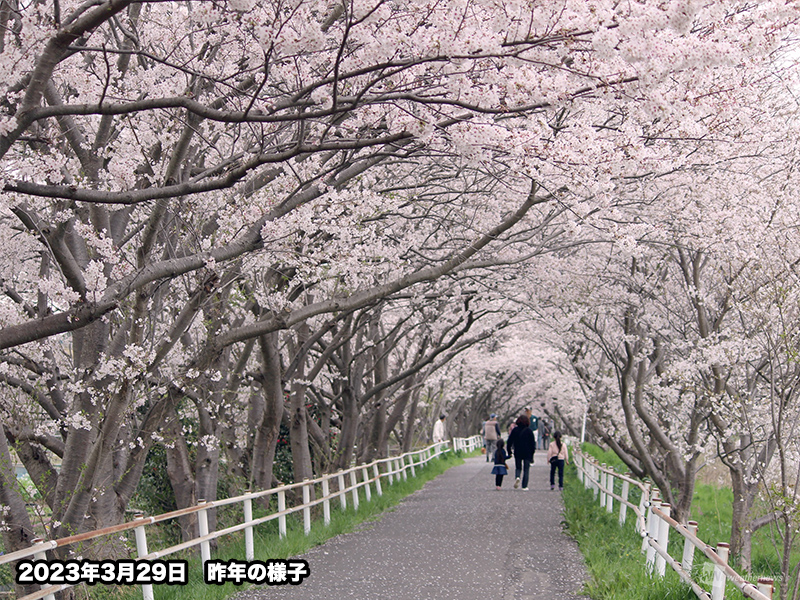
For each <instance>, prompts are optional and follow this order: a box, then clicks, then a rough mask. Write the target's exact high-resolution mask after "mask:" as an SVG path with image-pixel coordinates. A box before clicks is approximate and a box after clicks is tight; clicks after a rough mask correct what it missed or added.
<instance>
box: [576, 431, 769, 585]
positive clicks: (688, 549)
mask: <svg viewBox="0 0 800 600" xmlns="http://www.w3.org/2000/svg"><path fill="white" fill-rule="evenodd" d="M573 447H575V448H577V444H574V445H573ZM574 456H575V465H576V466H577V468H578V478H579V479H580V480H581V481H582V482H583V484H584V486H585V487H586V488H587V489H589V488H591V489H593V490H594V496H595V498H597V497H598V496H599V498H600V506H601V507H604V508H605V509H606V510H607V511H608V512H609V513H613V512H614V500H617V501H618V502H619V503H620V510H619V524H620V525H624V524H625V520H626V514H627V511H628V509H631V510H632V511H633V512H634V513H635V515H636V531H637V532H638V533H639V534H640V535H641V536H642V552H644V553H645V554H646V565H647V569H648V571H650V572H655V574H656V575H657V576H658V577H664V575H665V572H666V566H667V565H669V566H670V567H672V569H673V570H674V571H675V572H676V573H677V574H678V575H679V577H680V578H681V579H682V580H683V581H684V582H685V583H686V584H687V585H689V586H690V587H691V588H692V591H694V593H695V595H696V596H697V597H698V598H700V599H702V600H723V598H724V596H725V583H726V581H730V582H731V583H732V584H733V585H734V586H736V588H737V589H738V590H739V591H741V592H742V594H743V595H744V596H745V597H746V598H752V599H753V600H772V594H773V590H774V585H773V583H774V582H773V580H772V579H770V578H766V577H762V578H759V579H758V582H757V583H756V584H753V583H750V582H749V581H747V580H746V579H745V578H744V577H742V576H741V575H739V573H737V572H736V571H735V570H734V569H733V568H731V566H730V565H728V550H729V548H728V544H726V543H724V542H720V543H719V544H717V546H716V550H715V549H714V548H712V547H711V546H709V545H708V544H706V543H705V542H704V541H703V540H701V539H700V538H699V537H697V523H696V522H694V521H689V522H688V523H687V524H685V525H684V524H683V523H679V522H678V521H676V520H675V519H673V518H672V517H671V516H670V505H669V504H667V503H664V502H662V500H661V499H660V497H659V491H658V489H654V488H652V486H651V485H650V484H648V483H642V482H640V481H637V480H635V479H633V478H631V477H629V476H627V475H622V474H620V473H617V472H616V471H614V470H613V469H611V468H609V467H607V466H606V465H604V464H600V463H598V462H597V461H596V460H595V459H594V458H592V457H590V456H588V455H586V454H584V453H583V452H581V451H580V450H578V449H576V450H575V452H574ZM617 481H619V482H620V485H619V487H620V488H621V492H620V493H619V494H617V493H616V485H615V484H616V482H617ZM632 487H637V488H639V490H640V491H641V496H640V501H639V504H638V505H636V504H633V503H631V502H630V501H629V494H630V490H631V488H632ZM670 530H674V531H676V532H677V533H679V534H680V535H681V536H683V538H684V546H683V555H682V557H681V560H680V561H678V560H676V559H675V558H673V557H672V556H670V554H669V552H668V550H667V546H668V543H669V532H670ZM695 548H697V549H699V550H700V551H701V552H702V553H703V554H704V555H705V556H706V557H707V558H708V559H709V560H710V561H711V563H712V564H713V569H714V575H713V580H712V585H711V591H710V592H708V591H706V590H705V589H704V588H703V587H702V586H700V584H698V583H697V582H696V581H694V580H693V579H692V567H693V564H694V551H695Z"/></svg>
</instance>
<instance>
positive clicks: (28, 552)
mask: <svg viewBox="0 0 800 600" xmlns="http://www.w3.org/2000/svg"><path fill="white" fill-rule="evenodd" d="M451 442H452V448H451V447H450V445H451ZM451 442H448V441H445V442H440V443H437V444H433V445H431V446H428V447H426V448H423V449H421V450H415V451H413V452H406V453H404V454H401V455H398V456H391V457H388V458H381V459H377V460H374V461H372V462H371V463H368V464H363V465H357V466H353V467H350V468H349V469H344V470H341V471H337V472H336V473H326V474H325V475H322V476H320V477H317V478H316V479H307V480H304V481H301V482H297V483H290V484H286V485H281V486H278V487H275V488H270V489H268V490H262V491H258V492H248V493H246V494H243V495H240V496H235V497H233V498H225V499H222V500H213V501H208V502H205V501H201V502H199V503H198V504H197V505H195V506H190V507H188V508H183V509H179V510H175V511H172V512H169V513H164V514H161V515H155V516H151V517H145V516H141V515H138V516H136V517H135V518H134V520H133V521H129V522H127V523H121V524H119V525H114V526H111V527H104V528H102V529H96V530H93V531H87V532H84V533H81V534H78V535H72V536H69V537H65V538H59V539H56V540H47V541H41V540H37V543H36V544H35V545H34V546H31V547H30V548H23V549H22V550H17V551H16V552H10V553H8V554H4V555H1V556H0V565H2V564H6V563H10V562H15V561H18V560H21V559H25V558H30V557H36V558H37V559H38V558H41V557H43V556H46V555H45V552H46V551H48V550H54V549H56V548H61V547H64V546H69V545H71V544H75V543H78V542H84V541H87V540H92V539H97V538H100V537H104V536H107V535H112V534H118V533H120V532H123V531H129V530H131V529H133V530H136V533H137V540H138V539H141V540H142V541H143V545H142V546H141V547H142V548H145V549H146V547H147V544H146V538H145V537H144V536H145V527H146V526H149V525H154V524H156V523H161V522H163V521H168V520H171V519H175V518H178V517H181V516H185V515H188V514H192V513H199V516H205V514H206V511H208V510H209V509H211V508H219V507H222V506H228V505H231V504H236V503H243V504H244V505H245V506H247V505H250V506H252V501H253V500H254V499H257V498H262V497H265V496H270V495H272V494H276V495H277V496H278V499H279V502H278V510H277V511H276V512H274V513H271V514H269V515H266V516H263V517H259V518H257V519H253V518H252V512H251V511H247V510H246V509H245V510H244V512H245V515H248V514H249V515H250V516H249V518H248V517H247V516H246V517H245V521H244V522H243V523H240V524H237V525H233V526H231V527H227V528H225V529H221V530H218V531H213V532H208V533H206V532H205V531H203V532H201V535H199V536H198V537H196V538H194V539H192V540H189V541H187V542H183V543H180V544H175V545H173V546H170V547H168V548H163V549H161V550H157V551H152V552H148V551H146V550H144V551H143V552H142V554H141V555H140V556H138V557H137V558H136V559H135V560H139V561H142V560H154V559H158V558H162V557H164V556H169V555H171V554H175V553H176V552H180V551H181V550H186V549H188V548H192V547H194V546H198V545H201V547H202V548H203V552H202V553H201V554H202V557H203V561H204V562H205V561H206V560H207V559H208V555H207V550H206V549H207V548H208V543H209V542H210V541H211V540H214V539H217V538H220V537H223V536H225V535H229V534H231V533H235V532H237V531H241V530H245V532H246V533H248V532H250V533H251V532H252V528H253V527H254V526H256V525H259V524H262V523H266V522H268V521H272V520H274V519H278V520H279V522H280V527H279V535H280V536H281V537H283V536H285V535H286V526H285V518H286V516H287V515H290V514H292V513H296V512H300V511H303V512H304V530H305V533H306V535H308V533H310V527H311V524H310V509H311V507H313V506H317V505H318V504H323V505H324V507H325V513H324V514H325V515H326V516H325V518H324V519H323V522H324V524H325V525H327V524H329V522H330V519H329V514H330V513H329V510H330V505H329V503H330V501H331V500H333V499H335V498H337V497H338V498H340V499H341V504H342V508H343V509H344V508H346V506H347V503H346V495H347V493H348V492H352V494H353V506H354V507H355V508H356V510H357V509H358V496H357V494H358V489H359V488H362V487H365V486H366V488H365V491H367V493H365V497H366V499H367V501H369V500H370V498H371V490H370V488H369V486H370V484H373V483H374V484H375V491H376V493H377V494H378V495H379V496H380V495H382V494H383V488H382V486H381V481H380V480H381V478H386V479H387V480H388V482H389V484H391V483H393V482H394V481H399V480H400V478H403V479H407V478H408V471H411V475H412V477H414V476H416V472H417V471H416V469H417V468H418V467H421V466H424V465H426V464H427V463H428V462H429V461H431V460H432V459H434V458H436V457H438V456H441V455H442V454H444V453H446V452H450V451H452V450H464V451H467V452H471V451H473V450H475V449H477V448H479V447H480V445H481V444H482V443H483V438H482V437H481V436H479V435H474V436H471V437H468V438H453V439H452V440H451ZM382 465H386V467H385V469H386V470H385V471H383V472H381V466H382ZM370 471H372V473H373V476H372V477H369V472H370ZM359 473H361V474H363V479H362V480H361V481H359V480H358V479H357V476H358V474H359ZM346 475H349V476H350V480H351V484H350V485H349V486H344V485H342V483H343V482H344V481H345V476H346ZM334 478H336V480H337V481H338V482H339V488H338V489H337V491H336V492H333V493H331V492H330V491H329V482H330V480H331V479H334ZM316 484H322V486H323V490H325V491H324V492H323V494H324V495H323V496H321V497H318V498H316V499H315V500H310V499H309V498H310V493H309V491H310V486H313V485H316ZM297 488H301V489H302V490H304V494H303V496H304V502H303V503H302V504H299V505H297V506H293V507H292V508H288V509H287V508H285V494H286V492H287V491H290V490H294V489H297ZM201 520H202V519H201ZM140 536H141V537H140ZM250 538H251V535H250V534H248V535H246V539H250ZM246 546H247V549H246V553H247V554H248V555H249V554H250V552H251V550H250V548H249V544H246ZM248 559H249V557H248ZM96 583H98V584H101V583H103V582H102V581H97V582H96ZM73 585H75V584H70V583H63V584H61V583H60V584H58V585H51V586H47V587H43V588H42V589H41V590H40V591H38V592H34V593H31V594H28V595H27V596H23V597H22V598H19V599H18V600H38V599H39V598H46V597H53V594H55V593H57V592H59V591H61V590H64V589H67V588H69V587H73ZM142 588H143V589H142V591H143V594H144V597H145V600H148V599H150V598H152V585H143V586H142ZM147 588H149V589H147Z"/></svg>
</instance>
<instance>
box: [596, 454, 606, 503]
mask: <svg viewBox="0 0 800 600" xmlns="http://www.w3.org/2000/svg"><path fill="white" fill-rule="evenodd" d="M605 468H606V463H603V464H601V465H600V470H599V471H598V472H597V475H598V480H599V485H600V508H605V506H606V492H605V487H606V473H605V471H603V470H602V469H605Z"/></svg>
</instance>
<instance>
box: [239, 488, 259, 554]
mask: <svg viewBox="0 0 800 600" xmlns="http://www.w3.org/2000/svg"><path fill="white" fill-rule="evenodd" d="M247 493H248V494H249V493H250V490H247ZM242 508H243V510H244V522H245V523H250V522H251V521H252V520H253V499H252V498H249V497H248V498H245V499H244V505H243V507H242ZM244 555H245V558H246V559H247V560H253V559H254V558H255V557H256V553H255V546H254V544H253V527H252V526H250V527H245V529H244Z"/></svg>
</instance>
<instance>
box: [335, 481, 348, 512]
mask: <svg viewBox="0 0 800 600" xmlns="http://www.w3.org/2000/svg"><path fill="white" fill-rule="evenodd" d="M336 477H337V480H338V482H339V501H340V502H341V504H342V510H343V511H345V510H347V492H345V491H344V475H342V474H341V473H340V474H339V475H337V476H336Z"/></svg>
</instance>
